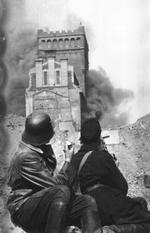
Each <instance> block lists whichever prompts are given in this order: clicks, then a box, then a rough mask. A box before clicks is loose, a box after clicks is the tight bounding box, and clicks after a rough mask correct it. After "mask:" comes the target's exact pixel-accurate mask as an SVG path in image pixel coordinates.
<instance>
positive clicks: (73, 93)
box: [26, 27, 88, 132]
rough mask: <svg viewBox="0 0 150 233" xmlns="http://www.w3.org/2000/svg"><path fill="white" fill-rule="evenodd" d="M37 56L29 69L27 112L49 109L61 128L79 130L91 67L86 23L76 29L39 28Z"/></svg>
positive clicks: (56, 123)
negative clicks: (49, 30)
mask: <svg viewBox="0 0 150 233" xmlns="http://www.w3.org/2000/svg"><path fill="white" fill-rule="evenodd" d="M37 49H38V57H37V58H36V59H35V66H34V67H33V68H32V69H31V70H30V71H29V87H28V88H27V89H26V115H29V114H30V113H31V112H32V111H33V110H34V111H45V112H47V113H49V115H50V117H51V118H52V120H53V122H54V123H55V125H56V126H58V127H59V129H60V130H62V131H66V130H68V131H71V132H73V131H79V130H80V126H81V111H82V106H81V105H82V103H83V96H84V95H85V79H86V72H87V71H88V45H87V41H86V36H85V32H84V28H83V27H79V28H78V29H76V30H74V31H68V32H65V31H62V32H44V31H42V30H39V31H38V48H37Z"/></svg>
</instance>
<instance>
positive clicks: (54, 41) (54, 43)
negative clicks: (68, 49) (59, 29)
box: [53, 39, 57, 49]
mask: <svg viewBox="0 0 150 233" xmlns="http://www.w3.org/2000/svg"><path fill="white" fill-rule="evenodd" d="M53 48H55V49H56V48H57V40H56V39H54V40H53Z"/></svg>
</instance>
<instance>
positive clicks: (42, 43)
mask: <svg viewBox="0 0 150 233" xmlns="http://www.w3.org/2000/svg"><path fill="white" fill-rule="evenodd" d="M45 45H46V42H45V40H41V41H40V47H41V48H45Z"/></svg>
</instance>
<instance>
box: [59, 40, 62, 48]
mask: <svg viewBox="0 0 150 233" xmlns="http://www.w3.org/2000/svg"><path fill="white" fill-rule="evenodd" d="M59 48H63V39H59Z"/></svg>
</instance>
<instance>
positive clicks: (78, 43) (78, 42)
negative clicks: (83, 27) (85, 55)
mask: <svg viewBox="0 0 150 233" xmlns="http://www.w3.org/2000/svg"><path fill="white" fill-rule="evenodd" d="M76 42H77V43H76V44H77V46H78V47H80V46H81V38H80V37H78V38H77V40H76Z"/></svg>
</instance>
